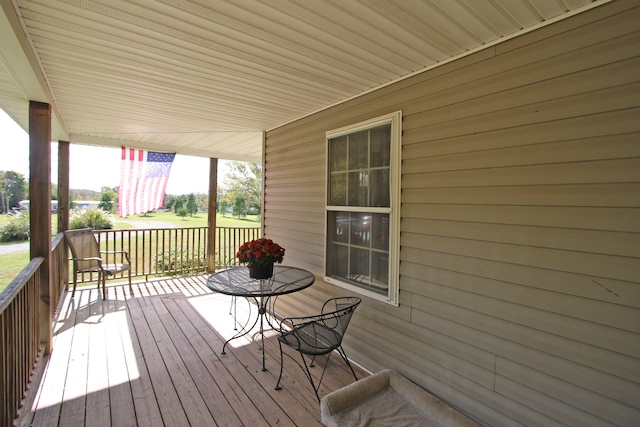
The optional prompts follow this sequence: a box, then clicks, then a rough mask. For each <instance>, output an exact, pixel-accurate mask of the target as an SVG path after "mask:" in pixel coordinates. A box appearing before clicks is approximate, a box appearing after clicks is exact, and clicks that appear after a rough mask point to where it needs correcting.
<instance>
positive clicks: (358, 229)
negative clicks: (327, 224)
mask: <svg viewBox="0 0 640 427" xmlns="http://www.w3.org/2000/svg"><path fill="white" fill-rule="evenodd" d="M351 244H352V245H357V246H364V247H367V248H368V247H369V246H370V244H371V214H369V213H352V214H351Z"/></svg>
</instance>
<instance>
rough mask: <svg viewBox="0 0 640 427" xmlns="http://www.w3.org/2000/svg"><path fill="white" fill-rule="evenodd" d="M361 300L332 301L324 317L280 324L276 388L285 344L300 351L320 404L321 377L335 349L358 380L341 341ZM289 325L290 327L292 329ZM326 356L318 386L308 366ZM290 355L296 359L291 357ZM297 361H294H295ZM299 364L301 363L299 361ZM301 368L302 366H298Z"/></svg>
mask: <svg viewBox="0 0 640 427" xmlns="http://www.w3.org/2000/svg"><path fill="white" fill-rule="evenodd" d="M360 301H361V300H360V298H358V297H340V298H331V299H329V300H327V301H326V302H325V303H324V304H323V305H322V310H321V314H317V315H314V316H301V317H286V318H284V319H282V321H281V322H280V331H281V336H280V337H278V344H280V376H279V377H278V383H277V384H276V387H275V389H276V390H280V380H281V379H282V367H283V362H284V355H285V353H283V351H282V346H283V345H286V346H288V347H290V348H292V349H294V350H296V351H298V352H299V353H300V355H301V357H302V363H303V364H304V368H303V369H304V370H305V374H306V376H307V379H308V380H309V382H310V383H311V387H313V391H314V392H315V393H316V398H318V401H320V396H319V395H318V390H319V389H320V384H321V383H322V378H323V377H324V373H325V371H326V369H327V365H328V364H329V358H330V357H331V353H332V352H333V350H337V351H338V354H340V356H342V359H344V361H345V362H346V363H347V366H349V369H351V373H352V374H353V377H354V378H355V379H356V381H357V380H358V378H357V377H356V373H355V372H354V370H353V368H352V367H351V363H349V359H348V358H347V355H346V353H345V352H344V349H343V348H342V338H343V337H344V333H345V332H346V330H347V326H349V321H350V320H351V316H352V315H353V312H354V311H355V309H356V308H357V307H358V305H359V304H360ZM286 325H291V329H289V328H287V327H286ZM324 354H327V355H328V356H327V361H326V362H325V365H324V369H323V370H322V375H321V376H320V380H319V381H318V385H317V386H316V385H315V383H314V381H313V378H312V376H311V372H310V371H309V367H312V366H313V362H314V361H315V358H316V356H321V355H324ZM305 355H307V356H311V363H310V364H307V361H306V359H305ZM287 356H289V357H291V358H292V359H293V357H292V356H291V355H289V354H287ZM294 360H295V359H294ZM296 363H298V362H296ZM298 365H299V366H300V367H303V365H301V364H300V363H298Z"/></svg>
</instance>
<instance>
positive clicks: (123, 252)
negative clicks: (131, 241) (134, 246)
mask: <svg viewBox="0 0 640 427" xmlns="http://www.w3.org/2000/svg"><path fill="white" fill-rule="evenodd" d="M100 253H101V254H111V255H114V254H124V256H125V258H127V262H128V263H129V264H131V259H130V258H129V252H127V251H100Z"/></svg>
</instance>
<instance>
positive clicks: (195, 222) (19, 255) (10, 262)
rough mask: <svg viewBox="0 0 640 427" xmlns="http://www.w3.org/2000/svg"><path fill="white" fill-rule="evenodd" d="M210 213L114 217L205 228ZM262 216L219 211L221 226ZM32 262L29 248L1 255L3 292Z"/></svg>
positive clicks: (137, 224) (118, 224) (128, 223)
mask: <svg viewBox="0 0 640 427" xmlns="http://www.w3.org/2000/svg"><path fill="white" fill-rule="evenodd" d="M8 219H9V217H8V216H7V215H0V227H1V226H2V225H3V224H4V223H5V222H6V221H8ZM207 220H208V216H207V214H205V213H199V214H196V215H194V216H193V217H189V216H187V217H185V218H180V217H179V216H177V215H176V214H175V213H173V212H158V213H152V214H145V215H135V216H132V217H127V218H115V226H114V228H115V229H125V228H165V227H175V228H182V227H204V226H206V225H207ZM260 220H261V218H260V217H259V216H257V215H249V216H247V217H246V218H243V219H238V218H233V217H232V216H231V215H227V216H222V215H220V214H217V216H216V224H217V226H218V227H259V226H260ZM57 224H58V218H57V215H52V216H51V225H52V233H54V234H55V230H56V229H57V227H58V226H57ZM15 244H16V243H15V242H11V243H0V246H9V245H15ZM27 264H29V250H28V249H27V250H26V251H23V252H14V253H9V254H0V292H2V291H3V290H4V289H5V288H6V287H7V286H8V285H9V283H11V281H12V280H13V279H14V278H15V277H16V276H17V275H18V273H20V271H22V269H23V268H25V267H26V266H27Z"/></svg>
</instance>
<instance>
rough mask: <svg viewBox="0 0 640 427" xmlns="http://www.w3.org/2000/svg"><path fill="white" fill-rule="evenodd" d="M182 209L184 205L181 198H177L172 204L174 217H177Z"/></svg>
mask: <svg viewBox="0 0 640 427" xmlns="http://www.w3.org/2000/svg"><path fill="white" fill-rule="evenodd" d="M183 207H184V203H183V202H182V198H181V197H177V198H176V199H175V200H174V202H173V211H174V212H175V213H176V215H179V214H178V212H179V211H180V209H182V208H183Z"/></svg>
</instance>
